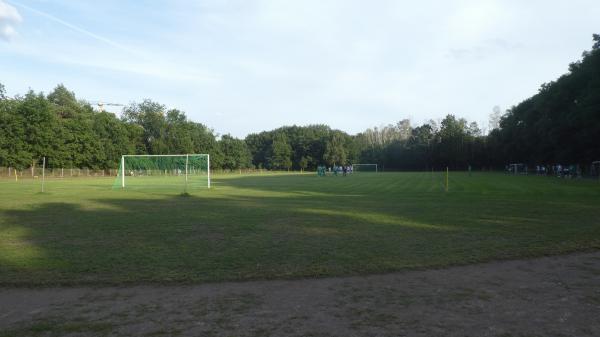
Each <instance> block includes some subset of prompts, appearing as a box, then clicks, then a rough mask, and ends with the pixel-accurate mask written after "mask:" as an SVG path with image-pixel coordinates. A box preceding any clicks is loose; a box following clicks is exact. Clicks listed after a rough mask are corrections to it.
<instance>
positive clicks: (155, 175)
mask: <svg viewBox="0 0 600 337" xmlns="http://www.w3.org/2000/svg"><path fill="white" fill-rule="evenodd" d="M173 186H177V187H181V188H182V189H183V191H184V192H187V191H188V188H190V189H194V188H200V187H206V188H210V155H209V154H168V155H123V156H121V163H120V165H119V171H118V175H117V179H115V183H114V185H113V188H121V189H124V188H130V187H135V188H157V187H164V188H172V187H173Z"/></svg>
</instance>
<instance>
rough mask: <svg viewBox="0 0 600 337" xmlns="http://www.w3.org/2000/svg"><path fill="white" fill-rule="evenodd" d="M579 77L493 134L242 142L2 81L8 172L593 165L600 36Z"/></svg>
mask: <svg viewBox="0 0 600 337" xmlns="http://www.w3.org/2000/svg"><path fill="white" fill-rule="evenodd" d="M593 40H594V44H593V46H592V49H591V50H590V51H586V52H584V53H583V56H582V59H581V60H579V61H577V62H574V63H572V64H571V65H570V66H569V72H568V73H567V74H565V75H563V76H561V77H560V78H558V79H557V80H556V81H553V82H550V83H545V84H543V85H542V86H541V88H540V90H539V92H538V93H537V94H536V95H534V96H532V97H530V98H528V99H526V100H524V101H523V102H521V103H519V104H517V105H515V106H513V107H512V108H511V109H509V110H507V111H506V112H505V113H504V114H502V113H501V112H500V111H499V110H498V109H496V111H495V113H494V114H493V115H492V116H491V118H490V121H491V125H492V129H491V131H490V132H489V134H484V133H483V132H482V130H481V128H480V126H479V125H477V123H475V122H469V121H467V120H466V119H464V118H459V117H456V116H455V115H453V114H449V115H447V116H446V117H445V118H443V119H442V120H440V121H433V120H431V121H429V122H426V123H423V124H421V125H411V122H410V121H409V120H406V119H404V120H401V121H399V122H397V123H396V124H390V125H387V126H382V127H374V128H369V129H366V130H365V131H364V132H361V133H358V134H356V135H350V134H348V133H346V132H344V131H341V130H336V129H332V128H330V127H329V126H327V125H308V126H284V127H280V128H278V129H275V130H271V131H263V132H260V133H254V134H250V135H248V136H247V137H245V139H238V138H235V137H232V136H230V135H228V134H226V135H217V134H216V133H215V132H214V131H213V130H212V129H210V128H209V127H207V126H206V125H204V124H202V123H198V122H194V121H192V120H190V119H189V118H188V117H187V116H186V115H185V113H184V112H183V111H180V110H177V109H167V108H166V107H165V106H164V105H162V104H160V103H157V102H154V101H151V100H144V101H143V102H141V103H132V104H130V105H129V106H127V107H125V108H124V109H123V111H122V114H121V117H120V118H119V117H117V116H116V115H115V114H113V113H110V112H104V111H97V110H94V109H93V108H92V105H90V104H89V103H88V102H86V101H83V100H77V98H76V96H75V94H74V93H73V92H71V91H69V90H68V89H67V88H66V87H65V86H64V85H62V84H61V85H58V86H57V87H56V88H55V89H54V90H53V91H52V92H50V93H49V94H47V95H46V94H44V93H36V92H34V91H32V90H30V91H29V92H27V93H26V94H25V95H22V96H21V95H17V96H15V97H8V96H7V95H6V92H5V90H4V87H3V86H2V85H1V84H0V166H4V167H13V168H17V169H23V168H26V167H29V166H31V165H36V164H37V161H38V160H39V159H40V158H42V157H46V158H47V164H48V166H49V167H65V168H69V167H71V168H75V167H77V168H84V167H85V168H90V169H114V168H117V167H118V165H119V159H120V157H121V155H122V154H176V153H182V154H183V153H209V154H210V155H211V166H212V167H213V168H220V169H229V170H234V169H241V168H264V169H277V170H289V169H294V170H299V169H304V170H314V169H315V168H316V167H317V166H318V165H327V166H333V165H336V164H348V163H377V164H379V165H381V166H382V167H385V168H386V169H393V170H429V169H434V168H438V169H441V168H443V167H450V168H451V169H466V168H467V167H473V168H477V169H482V168H484V169H485V168H490V169H492V168H502V167H504V165H505V164H507V163H509V162H519V163H525V164H530V165H537V164H543V165H551V164H555V163H564V164H579V165H582V166H583V167H586V166H589V163H591V162H592V161H595V160H600V146H599V143H598V139H599V136H600V36H599V35H596V34H594V35H593Z"/></svg>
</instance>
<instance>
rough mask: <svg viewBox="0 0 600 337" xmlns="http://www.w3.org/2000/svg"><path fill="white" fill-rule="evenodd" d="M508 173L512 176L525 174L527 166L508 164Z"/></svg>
mask: <svg viewBox="0 0 600 337" xmlns="http://www.w3.org/2000/svg"><path fill="white" fill-rule="evenodd" d="M508 172H509V173H512V174H527V165H525V164H523V163H516V164H508Z"/></svg>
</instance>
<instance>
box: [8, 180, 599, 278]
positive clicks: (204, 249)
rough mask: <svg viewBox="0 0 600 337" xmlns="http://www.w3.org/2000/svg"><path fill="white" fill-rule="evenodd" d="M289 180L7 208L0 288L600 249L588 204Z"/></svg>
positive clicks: (352, 270)
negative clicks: (378, 191) (375, 191)
mask: <svg viewBox="0 0 600 337" xmlns="http://www.w3.org/2000/svg"><path fill="white" fill-rule="evenodd" d="M274 178H275V177H274ZM284 180H286V179H284ZM284 180H282V181H275V182H274V181H269V182H264V185H261V184H260V183H257V182H252V181H247V180H246V178H240V179H237V178H236V179H224V180H223V183H222V184H221V187H219V188H220V190H218V193H216V192H214V191H211V192H208V191H207V192H202V193H198V194H192V195H190V196H187V197H181V196H178V195H168V194H160V193H156V194H153V195H152V196H151V197H143V194H141V193H120V192H117V191H115V192H114V194H113V195H111V196H108V197H103V198H95V199H93V198H92V199H82V200H80V201H78V202H77V203H74V202H73V203H70V202H47V203H40V204H37V206H36V207H34V208H23V209H13V210H8V211H5V212H4V213H3V215H2V216H3V218H4V221H3V224H2V225H1V227H0V238H1V239H0V240H2V241H1V242H0V243H1V244H0V284H4V285H10V284H13V285H28V284H30V285H43V284H53V285H54V284H86V283H87V284H123V283H144V282H160V283H190V282H207V281H223V280H250V279H272V278H295V277H316V276H331V275H350V274H366V273H381V272H388V271H396V270H402V269H411V268H426V267H439V266H446V265H451V264H464V263H470V262H475V261H486V260H489V259H496V258H507V257H515V256H533V255H539V254H549V253H557V252H564V251H572V250H576V249H591V248H594V247H595V248H598V247H600V240H599V239H598V238H599V237H600V233H599V231H598V227H597V223H596V222H594V221H593V220H592V219H591V218H589V216H590V213H594V214H595V215H598V214H597V213H598V211H597V210H595V209H591V208H586V212H587V213H585V214H579V215H576V214H575V213H576V211H577V210H574V209H571V208H570V207H571V206H570V207H558V208H555V209H554V210H547V209H544V208H545V206H546V203H545V202H542V201H540V202H538V203H532V204H530V205H528V207H522V205H515V204H513V203H511V202H510V201H505V202H500V203H499V202H498V201H497V200H486V199H482V198H479V199H477V198H468V199H464V198H462V199H461V198H458V199H456V200H455V199H452V198H448V197H447V196H445V195H444V194H440V193H423V194H412V195H410V194H406V195H400V196H397V197H395V198H393V199H390V198H389V196H388V197H386V195H385V193H383V194H382V195H372V196H371V197H368V196H369V195H370V194H369V193H370V192H368V191H367V192H365V193H363V194H356V193H355V194H348V193H346V192H350V191H351V190H352V189H351V188H348V189H345V188H342V187H340V189H335V188H334V189H330V190H327V189H323V191H316V190H315V188H314V186H317V185H312V186H311V185H310V184H307V183H304V184H302V183H301V182H294V183H293V184H292V185H293V186H291V187H290V186H288V187H290V189H287V190H286V188H285V186H284V185H286V184H287V185H290V183H285V181H284ZM287 180H289V179H287ZM318 184H320V182H318ZM271 186H274V187H271ZM320 187H322V186H320ZM388 195H389V194H388ZM465 202H467V204H466V205H465ZM574 219H575V220H577V222H573V220H574ZM566 224H569V226H565V225H566Z"/></svg>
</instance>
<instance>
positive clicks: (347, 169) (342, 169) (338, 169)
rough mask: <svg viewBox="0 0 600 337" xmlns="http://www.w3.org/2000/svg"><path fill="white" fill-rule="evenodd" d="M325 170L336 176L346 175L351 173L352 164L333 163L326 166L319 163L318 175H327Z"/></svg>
mask: <svg viewBox="0 0 600 337" xmlns="http://www.w3.org/2000/svg"><path fill="white" fill-rule="evenodd" d="M327 172H329V174H333V175H334V176H337V175H338V174H342V175H343V176H346V175H348V174H351V173H352V165H334V166H333V167H326V166H322V165H321V166H318V167H317V175H318V176H320V177H324V176H325V175H327Z"/></svg>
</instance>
